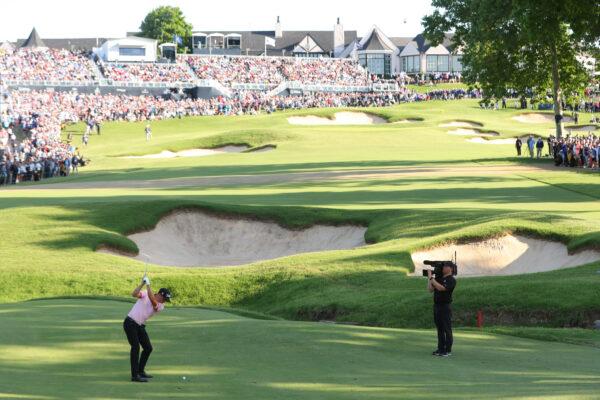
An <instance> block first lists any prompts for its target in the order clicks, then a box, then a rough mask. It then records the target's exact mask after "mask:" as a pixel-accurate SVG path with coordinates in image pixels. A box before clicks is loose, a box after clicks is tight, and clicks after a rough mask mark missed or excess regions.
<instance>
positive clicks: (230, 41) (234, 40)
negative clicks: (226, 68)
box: [227, 37, 242, 49]
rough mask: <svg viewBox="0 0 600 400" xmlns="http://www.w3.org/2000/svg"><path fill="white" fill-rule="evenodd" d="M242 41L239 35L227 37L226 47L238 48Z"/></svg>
mask: <svg viewBox="0 0 600 400" xmlns="http://www.w3.org/2000/svg"><path fill="white" fill-rule="evenodd" d="M241 43H242V41H241V40H240V38H239V37H228V38H227V48H228V49H239V48H240V47H241V46H240V45H241Z"/></svg>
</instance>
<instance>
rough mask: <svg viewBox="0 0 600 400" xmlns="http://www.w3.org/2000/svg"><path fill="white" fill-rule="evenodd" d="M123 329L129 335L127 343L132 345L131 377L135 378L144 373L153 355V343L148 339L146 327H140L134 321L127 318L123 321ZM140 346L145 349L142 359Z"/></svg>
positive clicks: (130, 354)
mask: <svg viewBox="0 0 600 400" xmlns="http://www.w3.org/2000/svg"><path fill="white" fill-rule="evenodd" d="M123 329H124V330H125V334H126V335H127V341H128V342H129V344H130V345H131V351H130V353H129V356H130V362H131V376H132V377H135V376H137V375H139V373H140V372H144V370H145V368H146V363H147V362H148V358H149V357H150V353H152V343H150V338H149V337H148V333H146V325H138V324H137V322H135V321H134V320H133V319H131V318H129V317H127V318H125V321H123ZM140 345H141V346H142V349H143V351H142V356H141V357H140Z"/></svg>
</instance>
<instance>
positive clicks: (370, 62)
mask: <svg viewBox="0 0 600 400" xmlns="http://www.w3.org/2000/svg"><path fill="white" fill-rule="evenodd" d="M358 62H359V63H360V65H362V66H363V67H365V68H366V69H367V70H368V71H369V72H370V73H371V74H373V75H380V76H385V77H388V76H390V75H391V64H392V58H391V56H390V55H389V54H386V53H362V54H359V55H358Z"/></svg>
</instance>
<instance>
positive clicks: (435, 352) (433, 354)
mask: <svg viewBox="0 0 600 400" xmlns="http://www.w3.org/2000/svg"><path fill="white" fill-rule="evenodd" d="M440 354H442V353H441V352H440V351H439V350H436V351H434V352H433V353H431V355H432V356H439V355H440Z"/></svg>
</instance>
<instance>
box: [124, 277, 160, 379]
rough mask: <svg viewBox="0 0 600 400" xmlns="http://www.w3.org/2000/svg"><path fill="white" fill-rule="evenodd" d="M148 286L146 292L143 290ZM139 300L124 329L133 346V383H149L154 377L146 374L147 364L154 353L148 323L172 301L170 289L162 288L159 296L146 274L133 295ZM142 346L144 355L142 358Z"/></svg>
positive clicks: (126, 320) (130, 312) (131, 354)
mask: <svg viewBox="0 0 600 400" xmlns="http://www.w3.org/2000/svg"><path fill="white" fill-rule="evenodd" d="M144 286H146V290H142V288H143V287H144ZM131 295H132V296H133V297H135V298H136V299H138V300H137V301H136V302H135V304H134V306H133V307H132V308H131V311H129V314H127V318H125V321H123V329H124V330H125V334H126V335H127V341H128V342H129V344H130V345H131V353H130V358H131V360H130V361H131V381H132V382H148V379H149V378H152V375H148V374H147V373H146V363H147V362H148V358H149V357H150V353H152V344H151V343H150V338H149V337H148V333H147V332H146V325H144V324H145V323H146V321H147V320H148V318H150V317H152V316H153V315H154V314H156V313H159V312H161V311H162V310H163V309H164V308H165V306H164V302H166V301H168V302H170V301H171V292H170V291H169V289H165V288H161V289H160V290H159V291H158V293H157V294H154V293H153V292H152V289H151V288H150V278H148V277H147V276H146V275H145V274H144V278H143V279H142V283H140V285H139V286H138V287H136V288H135V289H134V291H133V292H132V293H131ZM140 345H141V346H142V350H143V351H142V355H141V357H140Z"/></svg>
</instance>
